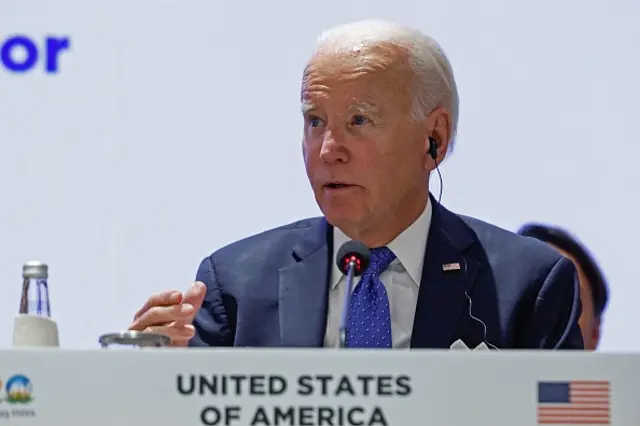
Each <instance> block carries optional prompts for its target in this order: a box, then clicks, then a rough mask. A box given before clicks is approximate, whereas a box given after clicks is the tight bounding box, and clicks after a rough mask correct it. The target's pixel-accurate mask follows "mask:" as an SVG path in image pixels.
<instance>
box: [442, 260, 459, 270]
mask: <svg viewBox="0 0 640 426" xmlns="http://www.w3.org/2000/svg"><path fill="white" fill-rule="evenodd" d="M442 270H443V271H444V272H449V271H459V270H460V264H459V263H458V262H453V263H443V264H442Z"/></svg>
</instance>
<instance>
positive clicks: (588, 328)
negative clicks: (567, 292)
mask: <svg viewBox="0 0 640 426" xmlns="http://www.w3.org/2000/svg"><path fill="white" fill-rule="evenodd" d="M518 234H520V235H525V236H527V237H532V238H536V239H538V240H540V241H544V242H545V243H547V244H549V245H551V246H552V247H554V248H556V249H557V250H559V251H560V253H562V254H563V255H565V256H567V257H568V258H569V259H571V260H572V261H573V263H574V264H575V266H576V268H577V269H578V277H579V280H580V301H581V302H582V315H580V321H579V324H580V330H581V331H582V340H583V341H584V347H585V349H587V350H595V349H597V348H598V345H599V343H600V326H601V325H602V317H603V315H604V311H605V309H606V307H607V303H608V301H609V289H608V287H609V286H608V284H607V280H606V278H605V276H604V273H603V272H602V270H601V269H600V267H599V266H598V262H596V260H595V258H594V257H593V255H592V254H591V253H589V250H588V249H587V248H586V247H585V246H584V245H583V244H582V243H581V242H580V241H579V240H578V239H577V238H576V237H575V236H573V235H571V234H570V233H569V232H568V231H567V230H565V229H562V228H559V227H556V226H550V225H543V224H541V223H527V224H525V225H523V226H522V228H520V230H519V231H518Z"/></svg>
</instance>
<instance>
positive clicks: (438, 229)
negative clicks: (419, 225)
mask: <svg viewBox="0 0 640 426" xmlns="http://www.w3.org/2000/svg"><path fill="white" fill-rule="evenodd" d="M431 202H432V203H433V215H432V218H431V226H430V230H429V237H428V239H427V250H426V253H425V258H424V263H423V265H424V266H423V268H422V279H421V281H420V291H419V293H418V301H417V305H416V314H415V320H414V324H413V334H412V338H411V347H413V348H447V349H448V348H449V347H450V345H451V343H452V338H453V337H454V333H455V330H456V325H457V324H458V321H459V319H460V316H461V315H462V313H463V312H464V311H465V309H467V308H468V299H467V295H468V294H469V293H470V292H471V288H472V287H473V284H474V282H475V277H476V274H477V272H478V269H479V263H478V262H477V261H476V260H474V259H472V258H470V257H467V256H465V255H464V252H465V250H466V249H468V248H469V247H470V246H471V244H472V243H473V242H474V237H473V235H472V233H471V231H470V230H469V228H468V227H467V226H466V225H465V224H464V222H462V220H461V219H460V218H459V217H458V216H456V215H454V214H453V213H451V212H449V211H448V210H446V209H445V208H444V207H442V206H441V205H440V204H438V203H437V202H436V201H435V200H434V199H433V198H431ZM458 267H459V269H457V268H458ZM445 269H448V270H445Z"/></svg>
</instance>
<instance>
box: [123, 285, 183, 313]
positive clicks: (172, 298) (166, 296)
mask: <svg viewBox="0 0 640 426" xmlns="http://www.w3.org/2000/svg"><path fill="white" fill-rule="evenodd" d="M181 301H182V293H180V292H179V291H178V290H168V291H163V292H162V293H158V294H154V295H153V296H151V297H150V298H149V299H147V301H146V303H145V304H144V306H143V307H142V308H141V309H140V310H139V311H138V312H136V314H135V315H134V317H133V318H134V319H138V318H139V317H141V316H142V315H144V314H145V313H146V312H147V311H148V310H149V309H151V308H153V307H154V306H171V305H175V304H178V303H180V302H181Z"/></svg>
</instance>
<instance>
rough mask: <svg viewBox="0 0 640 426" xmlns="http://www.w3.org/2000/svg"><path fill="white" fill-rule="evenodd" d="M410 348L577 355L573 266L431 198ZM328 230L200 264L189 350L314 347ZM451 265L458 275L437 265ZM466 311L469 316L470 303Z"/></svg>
mask: <svg viewBox="0 0 640 426" xmlns="http://www.w3.org/2000/svg"><path fill="white" fill-rule="evenodd" d="M431 202H432V203H433V216H432V219H431V228H430V231H429V237H428V241H427V251H426V254H425V259H424V266H423V272H422V281H421V283H420V290H419V294H418V301H417V307H416V314H415V320H414V326H413V334H412V338H411V347H413V348H449V347H450V346H451V344H452V343H453V342H455V341H456V340H458V339H462V341H463V342H465V343H466V344H467V346H469V347H471V348H473V347H475V346H477V345H478V344H480V343H482V342H483V341H487V342H489V343H490V344H492V345H495V346H497V347H498V348H505V349H507V348H532V349H582V348H583V343H582V337H581V334H580V329H579V326H578V318H579V316H580V311H581V305H580V293H579V285H578V281H577V276H576V270H575V268H574V266H573V263H572V262H571V261H570V260H568V259H567V258H565V257H563V256H562V255H561V254H560V253H559V252H557V251H555V250H554V249H552V248H550V247H549V246H548V245H546V244H544V243H542V242H539V241H537V240H534V239H531V238H527V237H522V236H519V235H516V234H514V233H512V232H509V231H506V230H503V229H500V228H498V227H496V226H493V225H490V224H487V223H485V222H482V221H480V220H477V219H473V218H469V217H464V216H459V215H456V214H454V213H451V212H450V211H448V210H447V209H445V208H444V207H443V206H442V205H440V204H438V203H437V202H436V201H435V200H434V199H433V198H432V200H431ZM332 239H333V232H332V227H331V225H329V224H328V223H327V222H326V221H325V219H324V218H312V219H306V220H301V221H299V222H295V223H292V224H289V225H286V226H283V227H280V228H276V229H272V230H269V231H266V232H263V233H261V234H258V235H254V236H252V237H249V238H246V239H243V240H241V241H238V242H235V243H233V244H231V245H228V246H226V247H224V248H222V249H220V250H218V251H216V252H215V253H213V254H212V255H211V256H209V257H207V258H205V259H204V260H203V261H202V263H201V264H200V267H199V269H198V273H197V278H196V279H197V280H198V281H201V282H203V283H205V284H206V286H207V294H206V297H205V299H204V303H203V305H202V308H201V309H200V310H199V312H198V313H197V315H196V318H195V320H194V325H195V329H196V335H195V337H194V338H193V339H192V340H191V341H190V346H250V347H256V346H284V347H322V345H323V339H324V334H325V327H326V317H327V295H328V291H329V287H330V286H329V278H330V271H331V266H332V263H333V259H332V253H333V248H332ZM455 262H458V263H459V264H460V265H461V269H460V270H459V271H443V269H442V265H443V264H447V263H455ZM467 295H468V296H469V297H470V298H471V300H472V314H473V316H474V317H476V318H478V319H480V320H481V321H482V322H483V323H484V324H486V337H485V330H484V327H483V325H482V324H481V323H480V322H479V321H477V320H475V319H473V318H472V316H471V315H470V313H469V298H468V297H467Z"/></svg>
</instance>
